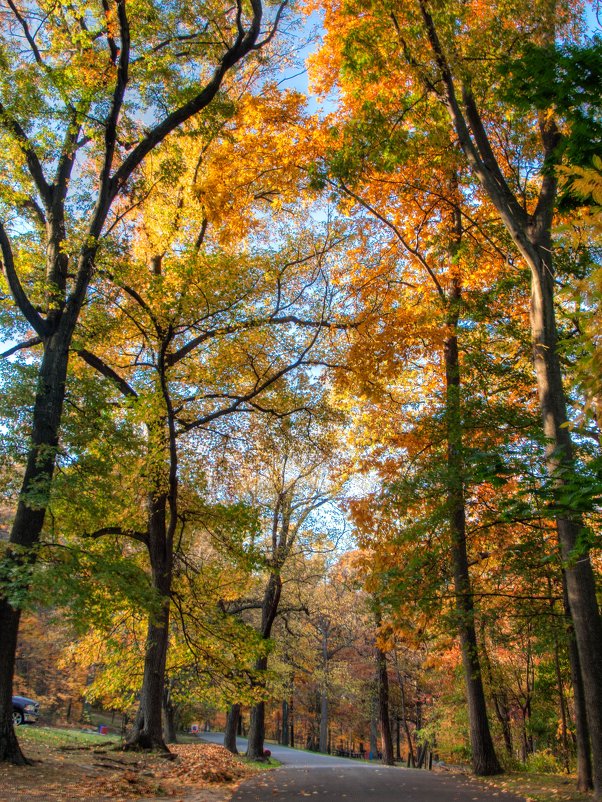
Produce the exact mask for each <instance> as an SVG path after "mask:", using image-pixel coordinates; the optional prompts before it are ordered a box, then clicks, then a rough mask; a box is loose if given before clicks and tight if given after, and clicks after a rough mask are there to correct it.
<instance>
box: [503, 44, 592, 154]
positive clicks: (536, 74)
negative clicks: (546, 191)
mask: <svg viewBox="0 0 602 802" xmlns="http://www.w3.org/2000/svg"><path fill="white" fill-rule="evenodd" d="M499 69H500V73H501V75H502V77H503V79H504V80H503V84H502V89H501V92H500V95H501V97H502V99H503V100H504V101H505V102H508V103H511V104H513V105H515V106H516V107H518V108H519V109H523V110H525V111H526V110H531V109H536V110H537V111H539V112H542V113H543V114H552V113H553V114H555V115H557V117H558V119H559V121H560V122H561V125H562V124H563V125H564V126H565V128H564V129H563V130H562V139H561V141H560V144H559V146H558V148H557V152H556V159H557V160H558V161H560V159H561V158H564V159H566V161H568V162H569V163H570V164H575V165H589V163H590V162H591V160H592V157H593V156H595V155H596V154H598V155H599V154H600V151H601V149H602V101H601V96H600V86H601V85H602V40H601V39H600V38H599V37H595V38H593V39H592V41H591V42H590V43H589V44H587V45H581V46H579V45H564V46H562V47H560V46H549V47H542V46H538V45H535V44H531V43H527V44H526V45H525V47H524V48H523V51H522V53H521V55H520V57H518V58H513V59H509V60H507V61H506V62H504V63H502V64H501V65H500V68H499Z"/></svg>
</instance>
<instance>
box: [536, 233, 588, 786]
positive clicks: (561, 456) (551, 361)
mask: <svg viewBox="0 0 602 802" xmlns="http://www.w3.org/2000/svg"><path fill="white" fill-rule="evenodd" d="M551 246H552V243H551V239H550V238H549V237H548V238H547V239H546V241H545V242H542V243H541V244H539V245H538V253H539V252H540V251H541V250H544V251H545V252H546V253H547V257H546V258H544V257H543V255H541V256H540V258H539V260H537V261H536V262H534V263H533V264H532V271H531V273H532V293H531V329H532V336H533V353H534V362H535V372H536V377H537V386H538V392H539V400H540V406H541V413H542V419H543V429H544V434H545V436H546V438H547V441H548V446H547V451H546V461H547V467H548V473H549V475H550V478H551V480H552V484H553V488H554V490H555V491H556V493H557V498H558V497H559V496H560V495H561V493H562V491H563V489H564V488H566V485H567V482H571V481H572V482H575V480H576V473H575V466H574V458H573V445H572V442H571V436H570V433H569V429H568V428H567V426H566V425H565V424H566V421H567V420H568V416H567V411H566V400H565V395H564V388H563V386H562V375H561V369H560V361H559V359H558V351H557V334H556V319H555V312H554V275H553V270H552V265H551ZM558 507H559V508H560V510H561V511H560V514H559V515H558V517H557V519H556V528H557V532H558V539H559V542H560V549H561V554H562V559H563V564H564V571H565V577H566V588H567V597H568V604H569V609H570V612H571V617H572V620H573V625H574V632H575V639H576V642H577V650H578V653H579V662H580V666H581V674H582V679H583V690H584V695H585V700H586V710H587V723H588V729H589V735H590V740H591V747H592V776H593V783H594V790H595V793H596V798H597V799H602V620H601V618H600V610H599V608H598V602H597V598H596V582H595V578H594V573H593V570H592V565H591V562H590V557H589V550H588V548H587V545H586V543H585V542H584V539H583V531H584V528H583V522H582V520H581V517H580V515H579V514H577V513H571V511H570V510H569V509H565V510H562V504H561V503H560V502H559V503H558Z"/></svg>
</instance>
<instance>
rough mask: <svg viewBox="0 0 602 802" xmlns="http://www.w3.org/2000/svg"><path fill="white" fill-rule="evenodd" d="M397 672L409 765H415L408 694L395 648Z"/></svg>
mask: <svg viewBox="0 0 602 802" xmlns="http://www.w3.org/2000/svg"><path fill="white" fill-rule="evenodd" d="M395 672H396V674H397V682H398V684H399V698H400V701H401V719H402V721H403V731H404V732H405V736H406V742H407V744H408V761H407V763H408V767H410V766H414V765H415V763H416V761H415V758H414V745H413V744H412V734H411V732H410V727H409V725H408V715H407V707H406V694H405V687H404V681H403V677H402V675H401V671H400V670H399V658H398V656H397V650H395Z"/></svg>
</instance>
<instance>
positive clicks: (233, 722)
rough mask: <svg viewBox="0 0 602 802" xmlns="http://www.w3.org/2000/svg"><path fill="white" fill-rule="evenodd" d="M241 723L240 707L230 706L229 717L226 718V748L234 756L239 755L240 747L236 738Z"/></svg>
mask: <svg viewBox="0 0 602 802" xmlns="http://www.w3.org/2000/svg"><path fill="white" fill-rule="evenodd" d="M239 721H240V705H239V704H234V705H230V709H229V710H228V715H227V716H226V732H225V733H224V746H225V747H226V749H227V750H228V751H229V752H232V754H233V755H237V754H238V747H237V746H236V736H237V734H238V724H239Z"/></svg>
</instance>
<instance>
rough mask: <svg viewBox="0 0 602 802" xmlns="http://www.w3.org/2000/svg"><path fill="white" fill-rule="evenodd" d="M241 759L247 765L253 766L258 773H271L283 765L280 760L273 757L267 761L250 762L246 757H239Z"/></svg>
mask: <svg viewBox="0 0 602 802" xmlns="http://www.w3.org/2000/svg"><path fill="white" fill-rule="evenodd" d="M239 757H240V759H241V760H242V762H243V763H244V764H245V765H247V766H251V768H253V769H255V770H256V771H269V770H270V769H277V768H278V766H281V765H282V763H281V762H280V761H279V760H276V759H275V758H273V757H269V758H268V759H267V760H249V759H248V758H246V757H245V756H244V755H239Z"/></svg>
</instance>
